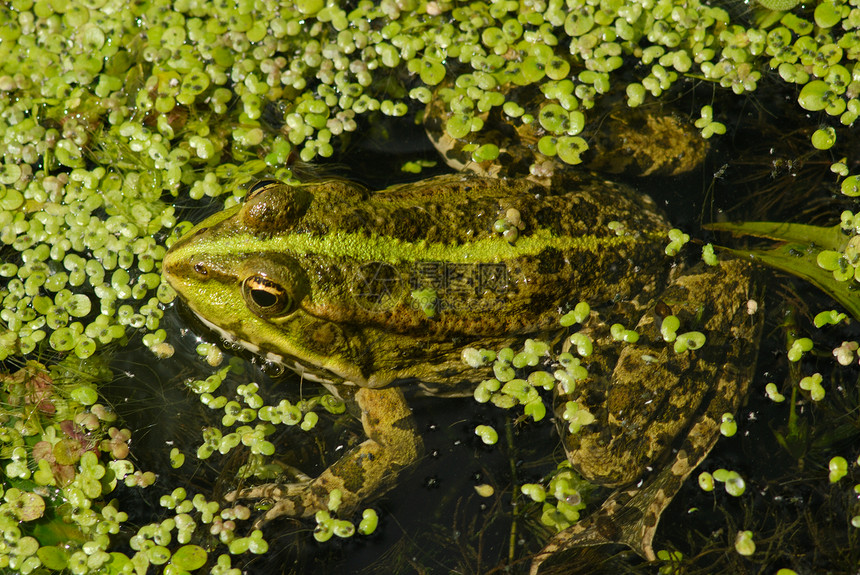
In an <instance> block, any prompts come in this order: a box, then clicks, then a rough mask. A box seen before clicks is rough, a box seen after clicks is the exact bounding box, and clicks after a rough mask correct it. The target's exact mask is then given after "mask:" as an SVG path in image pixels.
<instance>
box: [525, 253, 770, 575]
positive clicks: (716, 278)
mask: <svg viewBox="0 0 860 575" xmlns="http://www.w3.org/2000/svg"><path fill="white" fill-rule="evenodd" d="M720 286H722V289H719V288H720ZM714 288H718V289H716V290H715V289H714ZM709 289H710V290H711V291H713V292H714V293H713V294H711V296H710V297H709V299H710V300H711V302H712V304H713V305H714V307H713V308H712V311H706V312H705V313H704V314H703V315H702V314H700V313H699V311H698V308H699V305H700V302H701V301H703V300H702V297H703V296H702V294H704V293H707V291H708V290H709ZM756 291H757V289H756V287H755V284H754V282H753V281H752V274H751V270H750V264H749V263H748V262H744V261H741V260H726V261H721V262H719V265H718V266H717V267H715V268H706V267H704V266H703V265H702V266H697V267H695V268H693V269H692V270H690V272H688V273H686V274H684V275H682V276H680V277H679V278H676V280H675V281H674V282H673V284H672V285H671V286H670V287H669V288H667V290H666V291H665V292H664V293H663V294H662V296H661V300H663V301H664V302H667V303H668V304H670V305H671V308H672V309H673V311H674V312H675V313H676V314H678V315H679V316H681V317H682V318H685V319H684V321H686V322H687V323H688V324H692V323H693V322H694V318H700V319H701V321H702V322H703V325H702V327H701V329H702V330H703V331H705V332H706V333H707V334H708V342H707V343H706V344H705V345H706V346H709V347H707V348H703V349H701V350H696V351H694V352H692V354H694V355H689V354H690V353H691V352H686V354H680V355H679V354H675V353H674V352H672V351H667V350H665V345H666V344H665V343H662V344H661V343H660V342H661V340H662V337H661V336H660V334H659V325H658V323H659V322H658V321H657V320H656V315H655V313H654V309H652V310H651V311H649V312H648V313H646V314H645V316H643V318H642V319H641V320H640V322H639V324H638V325H637V331H639V332H640V333H641V334H642V338H641V340H640V342H639V344H635V345H629V346H626V347H625V349H624V350H623V351H622V353H621V357H620V358H619V361H618V363H619V364H627V369H626V371H627V372H629V373H632V374H642V373H650V374H651V375H652V376H653V377H654V378H655V379H656V380H657V381H654V382H651V383H654V384H656V385H655V386H652V388H651V389H652V391H654V392H655V393H656V392H657V391H661V393H666V394H668V396H672V395H673V394H675V393H681V391H683V390H684V389H689V387H690V386H691V385H693V384H694V383H695V381H697V380H699V379H701V378H703V377H706V376H707V377H709V378H710V382H711V383H709V384H708V386H707V388H706V391H704V393H703V395H702V397H701V403H700V404H699V407H698V414H697V415H696V416H695V417H694V418H693V419H692V420H691V423H690V424H689V426H688V427H687V428H686V429H683V428H679V429H678V430H677V431H678V433H677V434H676V435H675V436H676V437H677V438H679V439H680V438H683V439H680V440H679V441H677V442H676V443H675V444H674V445H673V446H672V447H673V449H669V450H668V452H666V453H665V454H664V455H663V456H662V457H660V458H658V459H655V460H653V461H652V462H651V463H650V466H651V467H653V468H654V469H655V471H654V472H652V473H650V474H648V475H645V476H644V478H642V479H640V481H639V482H638V483H633V484H632V485H629V486H627V487H622V488H621V489H619V490H617V491H616V492H614V493H613V494H612V495H610V496H609V498H608V499H607V500H606V501H605V502H604V504H603V506H602V507H601V508H600V509H599V510H597V511H596V512H594V513H593V514H591V515H590V516H588V517H586V518H585V519H584V520H582V521H580V522H579V523H577V524H576V525H573V526H571V527H569V528H568V529H566V530H564V531H562V532H560V533H558V534H557V535H555V536H554V537H553V538H552V539H551V540H550V541H549V543H547V545H546V546H545V547H544V549H543V550H542V551H541V552H540V553H539V554H538V555H537V556H536V557H535V559H534V560H533V562H532V570H531V572H532V574H533V575H534V574H536V573H537V572H538V569H539V567H540V565H541V563H543V562H544V561H546V560H547V559H549V558H550V557H551V556H552V555H553V554H555V553H559V552H562V551H565V550H568V549H572V548H574V547H587V546H594V545H602V544H608V543H622V544H625V545H627V546H629V547H631V548H632V549H633V550H634V551H636V553H638V554H639V555H640V556H642V557H644V558H645V559H648V560H649V561H653V560H655V559H656V555H655V553H654V549H653V546H652V542H653V539H654V535H655V532H656V530H657V524H658V523H659V520H660V516H661V514H662V513H663V511H664V510H665V509H666V507H667V506H668V505H669V503H670V502H671V501H672V498H673V497H674V496H675V494H676V493H677V492H678V490H679V489H680V488H681V485H683V483H684V481H685V480H686V479H687V477H689V475H690V474H691V473H692V472H693V470H694V469H695V468H696V467H697V466H698V465H699V464H700V463H701V462H702V461H703V460H704V459H705V457H707V455H708V453H709V452H710V451H711V448H712V447H713V446H714V444H715V443H716V441H717V439H718V438H719V436H720V431H719V430H720V422H721V419H722V415H723V414H724V413H734V412H735V411H736V410H737V409H738V407H739V406H740V402H741V401H742V399H743V398H744V397H745V395H746V392H747V388H748V386H749V382H750V380H751V379H752V376H753V372H754V368H755V362H756V356H757V353H758V341H759V338H760V336H761V331H762V326H763V323H764V322H763V316H762V312H761V310H759V311H758V312H756V313H753V310H752V309H751V308H750V307H749V305H750V302H753V301H755V300H756V293H755V292H756ZM716 310H719V311H716ZM647 342H651V343H650V345H649V344H648V343H647ZM660 345H663V346H664V350H663V351H660V350H659V346H660ZM649 356H651V357H652V358H653V357H659V358H661V362H660V363H659V364H657V363H653V359H647V358H648V357H649ZM687 364H689V366H688V368H687V369H681V367H682V366H684V365H687ZM658 365H659V366H660V368H661V369H660V370H659V371H653V370H652V371H650V372H649V371H648V370H649V368H656V367H657V366H658ZM618 376H619V374H618V373H616V374H615V377H614V379H613V387H612V388H611V389H610V393H615V392H618V393H629V391H625V390H624V388H619V387H618V386H619V385H621V384H622V383H625V382H622V381H620V380H619V378H618ZM626 384H627V385H628V386H632V389H633V390H634V393H633V397H640V396H641V397H645V396H646V395H645V394H644V392H643V391H642V390H641V389H640V388H639V387H635V386H636V384H637V381H636V380H635V379H631V380H630V381H627V382H626ZM681 395H683V394H681ZM648 397H651V396H648ZM655 397H656V396H655ZM653 404H656V405H659V406H660V407H659V409H661V410H666V409H669V408H670V407H671V402H668V403H667V402H653ZM623 405H627V403H626V402H623ZM667 413H671V412H667ZM628 417H631V414H628ZM626 438H627V434H626V433H621V432H619V434H618V436H617V437H615V438H614V439H615V440H617V441H618V443H619V444H620V446H621V449H622V451H621V452H622V453H625V452H626V451H625V450H629V449H630V446H629V445H627V444H626V443H624V441H626ZM611 445H614V444H611ZM637 449H643V447H642V446H639V447H637ZM617 455H618V453H616V452H612V451H607V452H605V453H604V454H603V455H602V456H601V457H602V458H603V459H605V458H607V457H610V458H611V457H613V456H617ZM575 464H576V463H575ZM603 464H604V465H605V464H606V461H604V462H603ZM634 480H635V478H634V477H630V478H628V482H629V481H634Z"/></svg>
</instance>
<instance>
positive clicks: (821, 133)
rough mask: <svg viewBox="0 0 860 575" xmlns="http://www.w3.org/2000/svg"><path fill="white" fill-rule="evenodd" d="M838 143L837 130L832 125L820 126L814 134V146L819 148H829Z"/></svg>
mask: <svg viewBox="0 0 860 575" xmlns="http://www.w3.org/2000/svg"><path fill="white" fill-rule="evenodd" d="M835 143H836V130H834V129H833V128H832V127H831V126H827V127H825V128H819V129H818V130H815V132H814V133H813V134H812V146H813V147H814V148H816V149H818V150H829V149H830V148H832V147H833V144H835Z"/></svg>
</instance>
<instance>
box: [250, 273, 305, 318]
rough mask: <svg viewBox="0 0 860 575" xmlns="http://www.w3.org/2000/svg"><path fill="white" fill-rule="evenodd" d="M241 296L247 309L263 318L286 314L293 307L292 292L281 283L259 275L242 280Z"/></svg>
mask: <svg viewBox="0 0 860 575" xmlns="http://www.w3.org/2000/svg"><path fill="white" fill-rule="evenodd" d="M242 296H243V297H244V298H245V304H247V306H248V309H250V310H251V311H252V312H254V313H255V314H256V315H258V316H260V317H262V318H264V319H268V318H270V317H272V316H283V315H287V314H289V313H290V312H291V311H293V308H294V300H293V296H292V294H290V292H288V291H287V290H286V289H285V288H284V286H282V285H281V284H279V283H277V282H274V281H272V280H271V279H269V278H267V277H265V276H261V275H253V276H250V277H248V278H246V279H245V281H244V282H242Z"/></svg>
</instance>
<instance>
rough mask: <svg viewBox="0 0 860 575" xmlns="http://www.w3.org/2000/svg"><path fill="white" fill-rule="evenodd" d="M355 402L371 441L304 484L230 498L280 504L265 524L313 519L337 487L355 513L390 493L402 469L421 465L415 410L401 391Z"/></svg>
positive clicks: (344, 507)
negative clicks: (288, 518) (364, 503)
mask: <svg viewBox="0 0 860 575" xmlns="http://www.w3.org/2000/svg"><path fill="white" fill-rule="evenodd" d="M355 401H356V403H357V404H358V407H359V408H360V409H361V424H362V427H363V428H364V432H365V434H366V435H367V439H366V440H365V441H364V442H362V443H361V444H359V445H357V446H355V447H353V448H352V449H351V450H349V451H348V452H346V453H345V454H344V455H343V457H341V458H340V459H339V460H337V461H336V462H335V463H333V464H332V465H331V466H330V467H329V468H328V469H326V470H325V471H323V472H322V473H321V474H320V475H319V476H318V477H317V478H315V479H313V480H311V481H310V482H308V483H304V484H293V485H277V484H268V485H260V486H258V487H254V488H251V489H245V490H242V491H240V492H238V493H234V494H231V496H230V497H229V499H231V500H233V499H238V498H250V499H259V498H272V499H275V500H276V503H275V505H274V507H272V508H271V509H269V511H268V512H267V513H266V515H265V517H264V518H263V521H269V520H272V519H275V518H276V517H281V516H284V515H288V516H293V517H308V516H311V515H313V514H314V513H316V512H317V511H319V510H320V509H325V508H326V506H327V501H328V495H329V493H330V492H331V491H332V490H333V489H339V490H340V491H341V494H342V502H341V507H340V510H341V511H342V512H347V513H348V512H349V511H350V510H352V509H355V508H356V507H358V506H359V505H360V504H361V502H362V501H364V500H366V499H370V498H371V497H373V496H376V495H379V494H381V493H384V492H385V491H387V490H388V489H390V488H391V487H392V486H393V485H394V483H395V480H396V478H397V475H398V473H399V472H400V470H401V469H403V468H404V467H406V466H408V465H409V464H411V463H413V462H415V461H417V459H418V457H419V456H420V455H421V452H422V450H423V443H422V441H421V438H420V436H419V435H418V432H417V429H416V427H415V422H414V420H413V418H412V411H411V409H410V408H409V406H408V404H407V403H406V399H405V398H404V397H403V392H402V391H401V390H400V388H398V387H391V388H386V389H364V388H361V389H359V390H358V391H357V392H356V394H355Z"/></svg>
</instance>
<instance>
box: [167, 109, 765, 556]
mask: <svg viewBox="0 0 860 575" xmlns="http://www.w3.org/2000/svg"><path fill="white" fill-rule="evenodd" d="M431 122H432V120H431ZM430 133H431V135H432V134H434V133H435V134H436V135H437V137H436V138H434V139H435V140H436V141H437V143H439V144H440V146H442V145H443V144H442V141H443V140H444V138H442V137H438V134H439V132H438V131H436V132H434V130H433V128H432V126H431V127H430ZM504 153H505V152H504V150H503V154H504ZM465 164H468V161H466V162H460V163H459V164H458V165H460V166H463V165H465ZM465 167H466V168H467V169H468V168H469V166H468V165H465ZM484 168H486V166H484ZM473 171H478V172H480V173H481V174H483V175H478V174H475V173H456V174H449V175H444V176H438V177H434V178H430V179H426V180H423V181H419V182H417V183H410V184H404V185H397V186H393V187H390V188H387V189H385V190H381V191H370V190H368V189H366V188H365V187H363V186H361V185H358V184H356V183H352V182H349V181H345V180H341V179H329V180H323V181H317V182H312V183H307V184H303V185H288V184H285V183H281V182H277V181H272V180H264V181H261V182H258V183H256V184H255V185H253V186H252V187H251V188H250V189H249V190H248V194H247V197H246V200H245V202H244V203H243V204H241V205H237V206H235V207H232V208H230V209H227V210H224V211H222V212H220V213H217V214H215V215H213V216H211V217H209V218H208V219H206V220H205V221H203V222H201V223H200V224H198V225H196V226H195V227H194V228H193V229H192V230H190V231H189V232H188V233H187V234H186V235H185V236H184V237H182V238H181V239H180V240H178V241H177V242H176V243H175V244H174V245H173V246H172V247H171V248H170V250H169V251H168V253H167V255H166V256H165V258H164V262H163V274H164V277H165V278H166V280H167V281H168V282H169V283H170V285H171V286H173V288H174V289H175V290H176V292H177V293H178V294H179V296H180V298H181V299H182V300H183V301H184V302H185V303H186V304H187V306H188V307H189V308H190V309H191V310H192V311H193V312H194V313H195V314H196V315H198V316H199V317H200V319H201V320H202V321H203V322H204V323H205V324H206V325H207V326H209V327H211V328H212V329H213V330H214V331H216V332H217V333H219V334H220V335H221V336H223V337H224V338H225V339H226V340H229V341H232V342H236V343H238V344H241V345H242V346H244V347H246V348H247V349H249V350H251V351H252V352H254V353H256V354H259V355H260V356H263V357H265V358H266V359H268V360H269V361H272V362H276V363H278V364H281V365H284V366H286V367H288V368H290V369H292V370H293V371H295V372H297V373H298V374H300V375H301V376H302V377H303V378H304V379H308V380H313V381H317V382H320V383H322V384H323V385H325V386H326V387H327V388H328V389H329V390H330V391H332V392H333V393H335V394H337V395H340V396H343V397H346V396H348V397H349V398H351V400H353V401H354V403H355V405H357V407H358V408H359V410H360V417H361V423H362V426H363V429H364V432H365V434H366V440H364V441H363V442H362V443H360V444H359V445H356V446H355V447H353V448H352V449H351V450H350V451H348V452H347V453H345V454H344V455H343V456H342V457H341V458H340V459H339V460H338V461H336V462H335V463H334V464H332V465H331V466H330V467H329V468H328V469H326V470H325V471H323V472H322V473H321V474H320V475H319V476H318V477H315V478H309V479H307V480H304V481H299V482H296V483H289V484H267V485H260V486H256V487H252V488H249V489H243V490H240V491H238V492H234V493H233V494H231V495H230V498H231V499H240V498H241V499H259V498H268V499H271V500H274V501H275V503H274V505H273V507H271V508H270V509H269V510H268V511H267V512H266V513H265V516H264V518H263V520H264V521H265V520H270V519H273V518H276V517H279V516H284V515H288V516H294V517H307V516H311V515H313V514H314V513H315V512H316V511H318V510H320V509H325V508H326V503H327V500H328V494H329V493H330V492H331V491H332V490H333V489H339V490H340V491H341V493H342V496H343V497H342V506H341V511H349V510H351V509H356V508H357V507H358V506H359V505H360V504H361V503H362V502H364V501H366V500H368V499H370V498H372V497H375V496H378V495H379V494H380V493H383V492H384V491H385V490H386V489H389V488H390V487H392V486H393V485H394V484H395V482H396V478H397V475H398V473H399V472H400V470H402V469H404V468H406V467H407V466H409V465H411V464H412V463H414V462H415V461H416V460H417V459H418V458H419V457H420V456H421V454H422V440H421V437H420V434H419V433H418V431H417V429H416V426H415V423H414V421H413V417H412V413H411V410H410V408H409V405H408V404H407V402H406V399H405V397H404V393H403V391H404V388H406V387H408V386H413V387H415V388H419V389H420V390H422V391H423V392H426V393H429V394H433V395H438V396H447V395H463V393H464V391H465V393H470V392H471V390H472V389H474V387H475V385H476V384H477V383H478V382H479V381H481V380H482V379H485V378H486V377H487V374H486V372H485V371H482V370H479V369H475V368H473V367H469V366H468V365H466V364H465V363H464V362H463V361H462V355H463V351H464V349H466V348H489V349H500V348H502V347H505V346H511V347H514V348H516V347H517V346H521V345H522V344H523V342H524V341H525V340H526V339H527V338H540V339H542V340H544V341H554V342H558V341H560V340H561V339H562V336H563V335H564V334H565V330H564V328H561V327H560V325H559V323H558V320H559V316H560V314H561V313H563V312H564V311H565V310H568V309H571V308H572V307H573V306H574V305H575V304H576V303H577V302H579V301H581V300H584V301H587V302H589V303H590V304H591V307H592V309H593V310H595V311H593V312H592V313H591V317H589V318H588V319H587V320H586V321H585V322H584V325H583V326H581V327H582V331H583V332H584V333H586V334H588V335H589V336H590V337H591V338H592V340H593V341H594V350H595V351H594V353H593V355H592V356H589V357H586V358H583V364H584V365H586V366H587V368H588V371H589V376H588V378H587V379H585V380H583V381H581V382H578V383H577V385H576V386H575V388H574V389H568V390H566V392H564V393H563V392H559V393H558V394H557V397H556V398H555V400H554V401H555V410H556V417H557V420H558V421H559V422H561V423H562V424H561V425H560V426H559V427H560V431H561V432H562V438H563V442H564V445H565V449H566V452H567V454H568V457H569V459H570V461H571V462H572V464H573V465H574V466H575V467H576V468H577V469H578V470H579V471H580V472H581V473H582V474H583V475H584V477H586V478H587V479H589V480H591V481H593V482H595V483H599V484H602V485H606V486H611V487H617V488H618V489H617V490H616V491H615V492H614V493H613V494H612V495H610V496H609V498H608V499H607V500H606V501H605V502H604V504H603V506H602V507H601V508H600V509H599V510H597V511H595V512H594V513H593V514H591V515H590V516H589V517H588V518H586V519H585V520H583V521H581V522H580V523H579V524H577V525H576V526H574V527H572V528H570V529H568V530H566V531H563V532H562V533H560V534H558V535H557V536H556V537H554V538H553V539H552V540H551V541H550V542H549V543H548V545H547V547H546V548H545V549H544V551H543V553H542V554H541V556H540V557H539V558H538V562H539V561H541V560H542V559H543V558H545V557H548V556H549V555H550V554H551V553H553V552H555V551H557V550H559V549H564V548H568V547H572V546H582V545H596V544H601V543H608V542H621V543H625V544H627V545H629V546H630V547H632V548H633V549H634V550H636V551H637V552H638V553H639V554H640V555H642V556H643V557H645V558H647V559H651V560H653V559H654V558H655V553H654V551H653V548H652V539H653V537H654V532H655V530H656V526H657V522H658V520H659V517H660V514H661V513H662V511H663V509H665V507H666V506H667V505H668V503H669V501H670V500H671V499H672V497H673V496H674V494H675V492H676V491H677V490H678V489H679V487H680V486H681V484H682V483H683V482H684V480H685V479H686V478H687V476H688V475H689V474H690V473H691V472H692V470H693V469H694V468H695V467H696V466H697V465H698V464H699V463H700V462H701V461H702V460H703V459H704V457H705V456H706V455H707V454H708V452H709V451H710V449H711V447H712V446H713V444H714V443H715V441H716V439H717V437H718V435H719V431H718V429H719V424H720V418H721V415H722V414H724V413H732V412H734V411H735V410H736V409H737V408H738V406H739V404H740V402H741V400H742V398H743V397H744V394H745V393H746V389H747V384H748V382H749V379H750V377H751V372H752V369H753V367H752V366H753V365H754V361H755V350H756V349H757V342H758V337H759V333H760V329H761V323H762V322H761V319H760V318H761V313H757V314H756V313H751V307H754V306H753V303H754V295H755V294H754V284H753V282H752V274H751V269H750V264H749V263H747V262H743V261H739V260H727V261H721V262H719V263H718V264H717V265H715V266H712V267H709V266H705V265H703V264H700V265H698V266H695V267H693V268H692V269H690V270H686V271H683V270H681V269H680V266H677V265H675V264H674V263H673V261H672V259H671V258H669V257H667V256H666V255H665V253H664V248H665V245H666V243H667V239H666V238H667V232H668V230H669V229H670V225H669V223H668V221H667V220H666V218H665V216H664V215H663V214H662V213H661V212H660V210H659V209H658V208H657V207H656V205H655V204H654V202H653V201H652V200H651V199H650V198H648V197H646V196H644V195H642V194H639V193H637V192H636V191H635V190H633V189H632V188H630V187H628V186H626V185H623V184H620V183H617V182H613V181H610V180H608V179H605V178H604V177H601V176H599V175H596V174H594V173H590V172H588V171H578V172H572V171H567V170H556V171H550V172H544V173H542V174H540V175H539V177H532V178H531V179H529V178H513V177H492V176H488V175H486V170H483V171H482V170H473ZM499 222H504V225H499ZM511 230H514V232H513V233H511ZM751 302H752V303H751ZM598 312H599V313H598ZM668 315H675V316H677V317H678V318H679V319H680V321H681V325H682V326H683V330H696V331H700V332H702V333H704V334H705V335H706V338H707V340H706V343H705V345H704V346H703V347H702V348H701V349H698V350H695V351H688V352H684V353H675V352H674V351H673V349H672V345H671V344H667V343H666V342H665V341H664V339H663V337H662V335H661V332H660V327H661V322H662V320H663V318H664V317H666V316H668ZM615 321H618V322H620V323H623V324H624V325H626V326H628V327H631V328H634V327H635V330H636V331H637V332H638V333H639V334H640V337H639V340H638V342H636V343H620V342H618V341H615V340H614V338H613V337H612V336H611V335H610V330H609V328H608V327H607V326H608V324H610V323H612V322H615ZM570 400H575V401H578V402H579V403H580V404H581V405H582V406H583V407H585V408H587V409H588V410H589V411H590V412H591V413H592V414H593V415H594V416H595V421H594V422H593V423H591V424H589V425H586V426H583V427H582V429H581V430H580V431H579V432H578V433H576V434H570V433H567V431H566V424H565V423H564V422H563V420H562V417H561V414H562V412H563V409H564V407H563V406H564V405H565V404H566V403H567V402H568V401H570ZM536 565H537V563H536Z"/></svg>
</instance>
